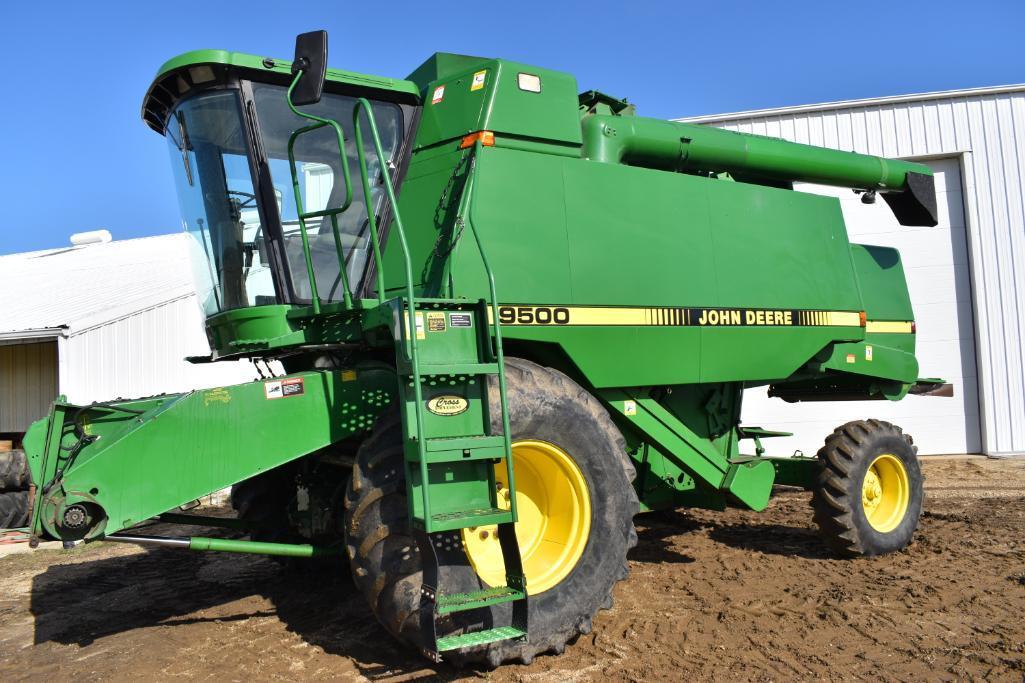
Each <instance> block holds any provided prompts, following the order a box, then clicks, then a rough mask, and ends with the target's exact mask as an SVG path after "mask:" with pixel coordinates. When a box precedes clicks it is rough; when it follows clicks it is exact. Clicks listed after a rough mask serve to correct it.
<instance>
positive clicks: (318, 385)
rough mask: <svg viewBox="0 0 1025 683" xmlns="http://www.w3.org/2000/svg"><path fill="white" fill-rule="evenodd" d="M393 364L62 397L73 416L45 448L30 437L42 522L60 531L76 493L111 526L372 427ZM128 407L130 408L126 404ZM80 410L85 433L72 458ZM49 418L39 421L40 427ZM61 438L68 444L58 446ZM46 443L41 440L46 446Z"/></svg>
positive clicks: (36, 428)
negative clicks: (201, 386)
mask: <svg viewBox="0 0 1025 683" xmlns="http://www.w3.org/2000/svg"><path fill="white" fill-rule="evenodd" d="M395 385H396V382H395V376H394V374H393V371H391V370H390V369H387V368H379V367H360V368H351V369H349V370H342V371H339V372H306V373H299V374H297V375H289V376H285V377H281V378H275V379H273V380H268V381H263V382H251V383H248V384H240V385H235V386H231V387H220V388H216V389H207V390H202V391H193V392H190V393H187V394H178V395H168V396H162V397H159V398H154V399H145V400H139V401H124V402H118V403H116V404H112V405H110V407H108V408H103V407H89V406H86V407H85V408H82V409H79V408H78V407H75V406H66V407H62V406H58V407H59V408H60V410H58V411H57V412H55V417H58V416H59V415H60V412H62V411H66V414H67V421H66V422H64V421H62V422H60V423H57V424H55V425H54V427H55V428H54V429H52V430H51V431H52V432H53V433H55V434H61V435H62V436H61V437H60V440H59V442H53V441H51V444H50V447H49V448H46V447H45V445H44V444H42V443H40V441H41V440H40V439H38V437H37V436H33V438H31V439H27V440H26V447H27V450H26V452H27V454H28V457H29V463H30V466H31V468H32V477H33V481H36V482H47V483H49V482H52V481H53V480H54V476H55V474H56V473H57V472H58V470H65V471H64V473H63V475H62V476H61V477H59V478H58V479H57V480H56V482H55V483H54V484H53V485H52V488H50V490H49V491H48V492H47V493H46V494H44V495H43V496H42V504H41V505H40V506H39V512H40V516H41V519H40V521H39V524H38V526H37V527H36V531H42V530H43V529H45V530H46V531H47V532H48V533H49V534H51V535H53V536H55V537H57V538H61V537H62V536H64V535H65V534H66V533H68V532H67V531H64V532H62V531H61V530H60V529H59V528H58V527H59V526H60V520H61V515H62V514H63V510H64V509H66V508H67V507H68V506H70V505H73V504H75V503H88V504H90V505H97V506H99V507H100V508H102V509H103V510H104V511H105V513H106V514H105V516H106V522H105V524H104V525H101V526H97V527H96V528H95V529H93V531H92V533H91V536H97V535H99V534H100V533H106V534H111V533H115V532H117V531H118V530H120V529H124V528H126V527H129V526H132V525H133V524H137V523H139V522H141V521H143V520H145V519H148V518H150V517H154V516H156V515H158V514H160V513H162V512H165V511H167V510H170V509H172V508H175V507H177V506H179V505H183V504H185V503H188V502H190V501H192V500H196V499H198V498H200V497H202V496H204V495H207V494H209V493H210V492H212V491H216V490H218V489H221V488H224V487H226V486H230V485H231V484H234V483H236V482H238V481H241V480H243V479H246V478H248V477H251V476H253V475H254V474H257V473H259V472H262V471H266V470H269V469H272V468H273V467H276V466H278V465H280V464H283V463H285V462H289V461H291V460H294V459H295V458H298V457H301V456H303V455H306V454H308V453H311V452H313V451H315V450H317V449H319V448H323V447H324V446H327V445H330V444H332V443H336V442H338V441H341V440H342V439H345V438H349V437H352V436H354V435H357V434H361V433H364V432H366V431H367V430H368V429H369V428H370V426H371V425H372V424H373V421H374V419H375V416H376V415H377V414H380V413H381V412H382V411H383V410H385V409H387V407H388V406H389V405H391V404H393V403H394V400H395V388H396V387H395ZM127 411H130V412H127ZM76 416H77V417H78V421H79V424H80V425H81V426H82V430H83V432H84V434H85V435H86V437H87V438H88V439H89V440H90V441H89V442H88V443H85V444H84V445H83V446H82V447H81V448H80V449H79V450H78V451H77V455H75V456H74V459H73V462H72V463H71V464H70V466H69V464H68V454H69V453H73V452H74V444H75V442H76V441H77V439H76V437H75V435H74V433H73V421H74V419H75V417H76ZM47 422H48V421H40V422H38V423H36V425H33V428H32V432H33V434H34V435H38V434H39V433H40V432H42V431H43V430H44V429H47ZM56 443H59V444H60V445H61V446H63V450H60V451H58V450H57V448H56ZM40 446H43V447H42V448H41V447H40Z"/></svg>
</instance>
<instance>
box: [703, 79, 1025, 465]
mask: <svg viewBox="0 0 1025 683" xmlns="http://www.w3.org/2000/svg"><path fill="white" fill-rule="evenodd" d="M696 121H698V122H702V123H709V124H711V125H717V126H719V127H722V128H728V129H731V130H737V131H741V132H745V133H755V134H758V135H769V136H773V137H780V138H784V139H786V140H792V141H794V142H802V143H806V144H812V145H821V146H825V147H833V148H837V149H845V150H851V151H855V152H863V153H868V154H875V155H880V156H886V157H905V158H930V157H932V158H936V157H957V158H960V159H961V168H962V173H963V175H964V177H963V187H964V195H965V197H964V199H965V212H966V214H967V216H966V218H967V222H968V242H969V250H970V260H971V273H972V289H973V298H974V306H975V319H976V320H975V321H976V324H975V329H976V337H977V339H976V342H977V343H976V348H977V353H978V370H979V385H980V386H979V391H980V403H981V406H980V407H981V413H982V430H983V448H984V450H985V451H986V452H987V453H991V454H1001V453H1015V452H1025V195H1023V183H1025V91H1023V90H1022V89H1021V88H1018V89H1016V90H1015V89H1011V88H1006V89H994V90H991V91H989V92H980V93H972V92H966V93H961V94H959V93H947V94H944V96H942V97H931V98H927V99H914V98H894V100H893V101H889V102H881V103H860V104H859V103H856V102H852V103H840V104H838V105H836V106H835V107H830V106H829V105H825V107H824V108H818V107H815V108H795V111H788V112H778V113H772V112H752V113H751V115H749V116H746V115H738V116H729V117H722V118H720V119H719V120H716V119H715V117H702V118H699V119H696Z"/></svg>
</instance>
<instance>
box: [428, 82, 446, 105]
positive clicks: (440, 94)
mask: <svg viewBox="0 0 1025 683" xmlns="http://www.w3.org/2000/svg"><path fill="white" fill-rule="evenodd" d="M443 99H445V86H443V85H439V86H438V87H437V88H435V89H434V96H433V97H431V104H437V103H438V102H441V101H442V100H443Z"/></svg>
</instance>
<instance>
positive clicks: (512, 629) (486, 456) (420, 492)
mask: <svg viewBox="0 0 1025 683" xmlns="http://www.w3.org/2000/svg"><path fill="white" fill-rule="evenodd" d="M301 77H302V72H301V71H300V72H299V73H297V74H296V76H295V78H294V80H293V81H292V85H291V86H290V87H289V89H288V95H287V99H288V105H289V107H290V108H291V110H292V111H293V112H294V113H295V114H297V115H298V116H301V117H303V118H306V119H310V120H312V121H313V122H314V123H312V124H310V125H307V126H305V127H302V128H299V129H298V130H296V131H294V132H293V133H292V134H291V136H290V137H289V141H288V156H289V167H290V170H291V173H292V186H293V190H294V193H295V201H296V207H297V210H298V216H299V229H300V235H301V239H302V245H303V254H304V258H305V261H306V268H307V274H308V277H309V281H310V290H311V299H312V300H311V306H312V309H313V313H314V315H316V314H318V313H319V312H320V310H321V308H320V306H321V302H320V297H319V294H318V292H317V287H316V277H315V275H316V274H315V272H314V267H313V259H312V255H311V253H310V248H309V239H308V233H307V228H306V221H307V220H308V219H311V218H329V219H330V220H331V226H332V230H333V233H334V238H335V247H336V250H337V251H338V265H339V277H340V280H341V286H342V290H343V305H344V308H345V309H346V310H352V309H353V308H354V307H355V305H356V304H354V302H353V298H352V295H351V292H350V288H349V282H348V279H347V276H346V275H347V274H346V269H345V264H346V259H345V253H344V252H345V250H344V247H343V245H342V241H341V237H340V235H339V231H338V216H339V215H340V214H342V213H343V212H344V211H346V210H347V209H348V208H349V206H350V205H351V203H352V186H351V181H350V176H349V170H348V160H347V159H346V158H345V151H344V150H345V134H344V131H343V129H342V127H341V126H340V125H339V124H338V122H337V121H335V120H332V119H328V118H321V117H317V116H314V115H312V114H309V113H304V112H300V111H299V110H298V109H296V107H295V106H294V105H293V104H292V91H293V90H294V88H295V86H296V85H297V84H298V82H299V79H300V78H301ZM361 115H363V116H365V117H366V118H365V120H366V123H367V128H368V129H369V131H370V136H371V142H372V143H373V147H374V152H375V154H376V155H377V158H378V160H379V161H380V163H379V164H378V166H379V168H380V169H381V171H380V172H381V180H382V181H383V186H384V190H385V196H386V198H387V201H388V203H389V205H390V207H391V211H392V225H393V227H394V229H395V234H396V237H397V238H398V240H399V245H400V247H401V252H402V257H403V264H404V268H405V273H404V275H405V292H404V293H403V295H401V296H398V297H393V298H386V292H385V285H384V268H383V259H382V256H381V245H380V240H379V230H378V226H377V217H376V216H375V211H373V210H368V212H367V223H368V229H369V232H370V241H371V248H372V253H373V258H374V265H375V270H376V275H377V296H378V302H377V304H378V306H380V307H382V308H384V309H390V310H391V313H392V315H391V316H390V319H391V320H392V321H393V322H392V325H393V329H392V333H393V338H394V339H395V354H396V371H397V374H398V377H399V396H400V411H401V417H402V420H401V422H402V437H403V440H402V442H403V455H404V461H405V475H406V492H407V499H408V501H409V519H410V525H411V530H412V533H413V535H414V538H415V539H416V541H417V546H418V548H419V550H420V557H421V562H422V565H423V582H422V587H421V591H420V629H421V633H422V636H423V638H424V641H423V643H422V647H423V650H424V654H425V655H426V656H427V657H428V658H430V659H431V660H433V661H436V662H437V661H441V653H442V652H446V651H451V650H457V649H461V648H466V647H475V646H480V645H486V644H488V643H492V642H497V641H502V640H522V639H526V637H527V626H528V623H527V622H528V596H527V585H526V577H525V576H524V574H523V568H522V562H521V555H520V549H519V544H518V542H517V540H516V533H515V524H516V521H517V510H516V487H515V479H514V472H513V461H512V448H511V443H510V430H509V408H508V402H507V398H506V386H505V361H504V355H503V351H502V335H501V329H500V327H499V323H498V320H499V316H498V298H497V296H496V293H495V278H494V274H493V272H492V270H491V266H490V264H489V263H488V259H487V256H486V254H485V252H484V247H483V244H482V243H481V239H480V235H479V233H478V232H477V230H476V227H475V226H474V225H473V222H472V220H469V207H470V199H471V197H472V194H473V189H472V188H473V185H472V184H473V173H472V169H471V173H470V178H469V179H468V181H467V185H466V186H465V188H464V191H463V196H462V198H461V200H460V207H459V211H458V216H459V217H460V218H457V220H463V219H462V217H463V216H466V217H467V221H466V222H467V223H468V225H469V227H470V231H471V233H472V234H473V236H474V240H475V242H476V246H477V250H478V253H479V254H480V258H481V263H482V265H483V267H484V270H485V273H486V275H487V279H488V285H489V296H490V299H491V300H490V302H488V301H485V300H483V299H482V300H479V301H476V302H473V301H468V300H466V299H444V298H426V297H417V296H416V295H415V292H414V287H413V276H412V265H411V261H410V255H409V248H408V244H407V241H406V236H405V231H404V228H403V223H402V218H401V215H400V214H399V207H398V202H397V201H396V199H395V191H394V186H393V184H392V179H391V174H390V172H389V169H388V164H387V163H386V162H387V158H386V156H385V154H384V151H383V149H382V145H381V139H380V135H379V134H378V130H377V122H376V120H375V118H374V112H373V109H372V107H371V104H370V102H369V101H368V100H367V99H365V98H358V99H357V100H356V104H355V107H354V109H353V114H352V125H353V132H354V137H355V143H356V145H355V147H356V150H357V158H358V162H359V170H360V181H361V183H362V188H363V194H364V197H366V198H367V204H368V206H370V201H369V198H370V197H372V193H371V188H372V184H371V179H370V177H369V174H368V171H367V159H366V151H365V148H364V144H363V131H362V130H361V128H360V125H359V124H360V117H361ZM324 127H330V128H331V129H332V130H333V131H334V133H335V137H336V138H337V142H338V147H339V152H340V155H341V166H342V169H343V173H342V176H343V181H344V183H345V199H344V201H343V202H342V206H341V207H338V208H333V209H324V210H322V211H311V212H306V211H304V208H303V203H302V193H301V190H300V184H299V178H298V174H297V173H296V164H295V155H294V145H295V141H296V139H297V138H298V137H299V136H300V135H303V134H305V133H308V132H311V131H314V130H318V129H320V128H324ZM480 149H481V143H480V141H477V143H476V145H475V146H474V148H473V152H472V154H473V156H474V158H476V157H477V156H478V155H479V153H480ZM489 309H490V315H489ZM490 378H495V379H497V384H498V390H499V391H498V393H499V406H498V407H499V410H500V411H501V416H500V417H501V420H500V422H501V425H502V432H501V434H493V433H492V428H491V426H492V415H491V410H492V407H491V405H490V402H489V399H488V384H489V379H490ZM501 462H504V463H505V468H504V470H505V472H504V478H505V482H504V483H505V484H506V487H504V488H503V490H502V492H501V493H502V494H504V495H500V492H499V489H498V484H500V483H502V482H499V481H498V480H497V479H496V466H497V464H498V463H501ZM490 525H497V530H498V531H497V536H498V540H499V543H500V546H501V552H502V557H503V561H504V563H505V571H506V584H505V585H504V586H489V587H482V588H481V589H480V590H476V591H472V592H464V593H446V592H445V591H444V590H442V587H441V586H440V585H439V574H440V571H439V570H440V567H439V560H438V554H437V551H436V544H439V545H440V544H442V543H444V540H445V539H444V536H445V535H446V534H451V533H453V532H459V531H461V530H462V529H468V528H472V527H481V526H490ZM502 603H512V617H511V620H510V623H509V624H508V625H504V626H496V627H493V628H490V629H485V630H480V631H473V632H469V633H453V634H443V635H441V636H439V634H438V623H437V621H438V617H440V616H444V615H449V614H453V613H456V612H462V611H467V610H474V609H480V608H484V607H490V606H493V605H498V604H502Z"/></svg>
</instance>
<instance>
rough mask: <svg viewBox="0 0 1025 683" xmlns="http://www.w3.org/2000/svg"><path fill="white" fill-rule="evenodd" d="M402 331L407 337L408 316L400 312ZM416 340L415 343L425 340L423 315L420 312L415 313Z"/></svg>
mask: <svg viewBox="0 0 1025 683" xmlns="http://www.w3.org/2000/svg"><path fill="white" fill-rule="evenodd" d="M402 329H403V330H404V331H405V333H406V336H407V337H408V336H409V315H408V314H407V313H406V312H405V311H403V312H402ZM416 338H417V341H419V340H421V339H427V332H426V331H425V330H424V314H423V313H421V312H420V311H417V312H416Z"/></svg>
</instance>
